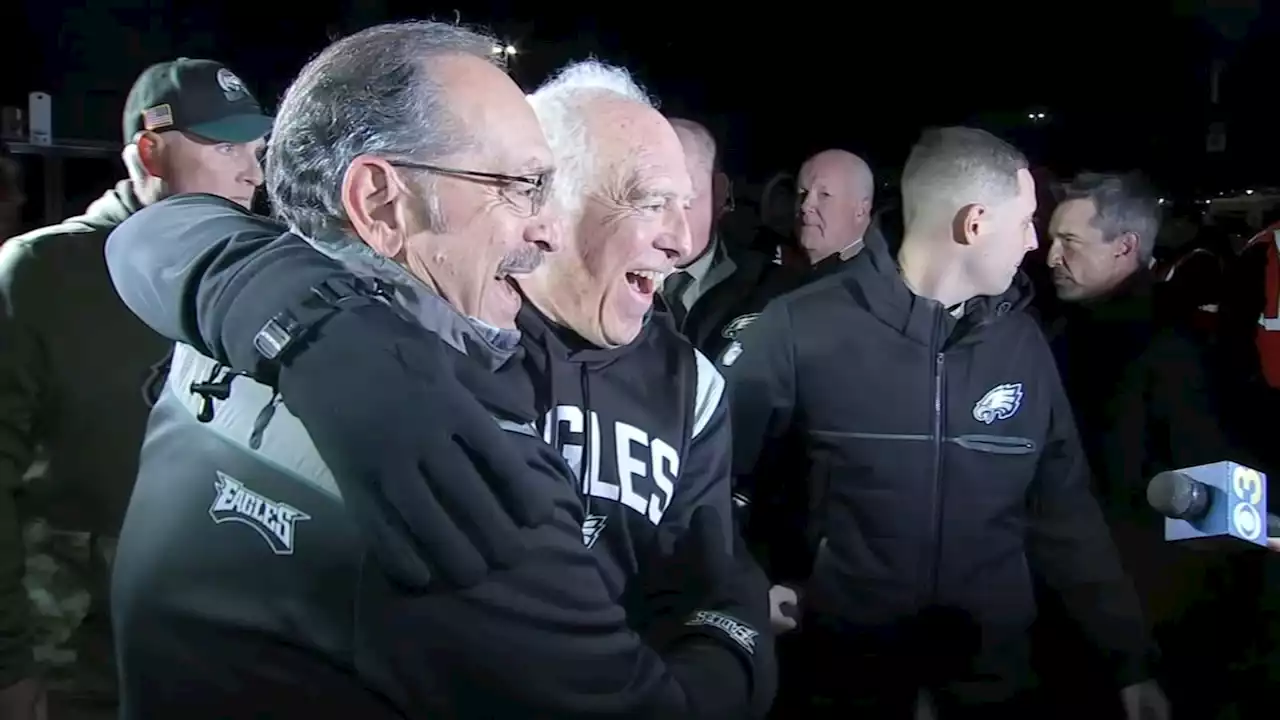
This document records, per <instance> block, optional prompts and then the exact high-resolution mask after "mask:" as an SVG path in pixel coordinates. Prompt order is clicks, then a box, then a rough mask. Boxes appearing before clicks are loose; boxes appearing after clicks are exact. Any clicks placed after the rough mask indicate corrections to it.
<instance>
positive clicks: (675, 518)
mask: <svg viewBox="0 0 1280 720" xmlns="http://www.w3.org/2000/svg"><path fill="white" fill-rule="evenodd" d="M519 327H520V330H521V342H520V344H521V347H522V348H523V350H524V353H523V358H522V362H523V365H524V369H525V372H526V373H527V375H528V376H529V377H530V378H531V379H532V381H533V386H534V388H535V389H534V394H535V399H534V405H535V407H536V408H537V410H538V412H539V414H540V416H541V418H540V420H538V421H537V423H536V424H537V426H538V429H539V431H541V432H542V435H543V439H544V440H546V441H547V442H548V443H549V444H551V445H552V446H554V447H556V448H557V449H558V450H560V453H561V455H562V456H563V457H564V459H565V461H566V463H567V464H568V465H569V467H570V468H572V469H573V470H574V472H575V473H576V474H577V476H578V478H579V483H580V484H579V492H580V493H581V494H582V497H583V501H584V507H585V510H586V522H585V523H584V525H583V542H584V543H585V544H586V545H587V546H588V547H590V548H592V551H593V553H594V554H595V555H596V557H597V559H598V561H599V562H600V564H601V568H602V570H603V572H604V576H605V579H606V582H608V583H609V585H610V587H611V589H612V590H613V591H614V596H615V597H622V593H624V592H625V591H626V590H627V589H628V587H627V586H628V583H629V581H631V580H633V579H635V578H636V577H637V573H639V572H640V571H641V569H642V565H643V564H644V559H645V557H646V556H647V555H648V554H649V553H652V552H661V553H666V552H669V551H670V550H671V547H672V543H673V542H674V540H675V538H676V537H677V536H679V535H680V534H681V533H682V531H683V530H684V529H685V528H687V527H688V524H689V520H690V518H691V517H692V514H693V511H694V509H696V508H697V507H699V506H702V505H711V506H712V507H715V508H716V509H717V510H718V511H719V512H720V514H721V516H722V517H729V516H731V515H732V512H733V511H732V482H731V475H730V471H731V452H732V445H731V439H730V436H729V422H728V410H727V403H726V402H725V401H724V379H723V377H722V376H721V375H720V371H719V370H717V369H716V367H715V365H714V364H712V363H711V361H710V360H708V359H707V358H706V357H705V356H704V355H703V354H702V353H701V352H699V351H697V350H695V349H694V348H693V346H691V345H690V344H689V342H688V341H687V340H685V339H684V338H683V337H681V336H680V334H679V333H678V332H677V331H676V329H675V325H674V323H673V322H672V318H671V316H670V315H669V314H667V313H666V312H665V311H659V310H655V311H653V312H651V313H650V315H649V318H648V319H647V320H646V322H645V324H644V326H643V327H642V328H641V330H640V334H639V335H638V336H637V337H636V339H635V340H633V341H632V342H630V343H628V344H627V345H624V346H622V347H617V348H601V347H598V346H595V345H592V344H590V343H588V342H587V341H585V340H583V339H582V338H581V337H580V336H579V335H578V334H577V333H575V332H573V331H572V330H570V329H568V328H564V327H561V326H558V325H556V324H555V323H553V322H551V321H550V320H549V319H548V318H546V316H544V315H543V314H542V313H540V312H539V311H538V310H537V309H536V308H535V307H534V306H533V303H532V302H528V301H526V302H525V304H524V308H523V309H522V310H521V312H520V317H519ZM583 468H586V469H587V471H586V472H584V471H583ZM601 538H603V540H602V541H600V542H597V541H599V540H600V539H601ZM728 540H729V538H726V542H728ZM637 601H638V599H637ZM626 604H627V606H628V610H629V613H628V614H629V616H634V615H635V614H636V613H637V612H641V611H643V609H644V608H645V606H646V605H647V603H638V602H627V603H626Z"/></svg>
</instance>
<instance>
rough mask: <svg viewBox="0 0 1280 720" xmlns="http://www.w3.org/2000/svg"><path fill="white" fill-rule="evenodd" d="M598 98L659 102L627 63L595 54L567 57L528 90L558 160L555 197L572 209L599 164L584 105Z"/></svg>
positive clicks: (575, 208) (651, 104) (574, 210)
mask: <svg viewBox="0 0 1280 720" xmlns="http://www.w3.org/2000/svg"><path fill="white" fill-rule="evenodd" d="M600 98H615V99H623V100H630V101H633V102H637V103H640V104H642V105H644V106H646V107H650V108H655V109H656V108H657V103H656V102H655V101H654V100H653V98H651V97H650V96H649V95H648V93H646V92H645V91H644V90H643V89H642V88H641V87H640V85H639V84H638V83H636V81H635V79H633V78H632V77H631V73H629V72H627V70H626V69H625V68H620V67H615V66H612V65H606V64H604V63H602V62H600V61H598V60H583V61H581V62H576V63H570V64H569V65H567V66H566V67H564V68H563V69H562V70H560V72H558V73H556V75H555V76H554V77H553V78H551V79H550V80H548V81H547V82H545V83H543V84H542V86H541V87H539V88H538V89H537V90H535V91H534V92H533V94H532V95H530V96H529V104H531V105H532V106H533V111H534V112H535V113H537V115H538V122H539V123H540V124H541V125H542V132H543V134H545V135H546V136H547V144H548V145H550V146H551V155H552V157H553V158H554V159H555V163H556V179H555V183H554V185H553V190H552V192H553V200H554V202H555V203H556V205H557V206H558V207H560V208H561V209H562V210H565V211H568V212H570V213H577V212H578V211H579V210H580V209H581V207H582V200H583V197H584V196H585V195H586V193H587V191H588V190H589V189H590V188H591V187H593V184H594V182H595V180H596V178H595V174H596V171H597V169H598V168H597V167H596V163H595V162H594V159H595V154H594V153H593V152H592V151H591V137H590V133H589V132H588V130H587V122H586V114H585V113H586V105H587V104H588V103H589V102H590V101H592V100H596V99H600Z"/></svg>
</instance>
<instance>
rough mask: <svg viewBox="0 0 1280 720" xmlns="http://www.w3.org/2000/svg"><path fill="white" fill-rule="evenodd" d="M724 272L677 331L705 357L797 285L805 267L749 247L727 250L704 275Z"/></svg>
mask: <svg viewBox="0 0 1280 720" xmlns="http://www.w3.org/2000/svg"><path fill="white" fill-rule="evenodd" d="M726 271H727V273H728V275H727V277H725V278H724V279H723V280H721V281H720V282H717V283H716V284H714V285H712V286H711V288H709V289H708V290H707V291H706V292H704V293H703V294H702V296H701V297H699V298H698V301H697V302H695V303H694V304H693V307H692V308H690V310H689V313H688V314H687V315H686V316H685V317H684V319H683V321H682V322H681V323H680V331H681V332H682V333H683V334H684V336H685V337H687V338H689V342H691V343H693V344H694V346H696V347H697V348H698V349H699V350H701V351H702V352H704V353H706V355H707V357H709V358H715V357H717V356H718V355H719V354H720V353H721V352H722V351H723V350H724V348H725V346H726V345H728V344H729V343H730V342H732V341H733V339H734V337H736V335H737V333H738V331H740V330H741V329H742V328H744V327H746V326H747V325H749V324H751V321H752V320H753V319H755V318H756V317H757V316H759V314H760V311H761V310H763V309H764V306H765V305H767V304H769V301H770V300H772V299H773V298H775V297H778V296H779V295H782V294H783V293H785V292H787V291H788V290H791V289H793V288H796V287H798V286H799V285H800V284H801V283H802V282H803V279H804V278H805V276H806V274H807V273H806V269H805V268H795V267H789V266H786V265H783V264H781V262H780V261H778V258H777V257H776V256H774V255H768V254H765V253H763V252H758V251H756V250H751V249H742V250H732V249H727V252H726V253H725V256H724V258H722V259H721V260H719V261H718V263H717V265H714V266H712V268H711V270H710V271H709V272H708V276H709V277H710V276H711V275H717V274H720V273H724V272H726Z"/></svg>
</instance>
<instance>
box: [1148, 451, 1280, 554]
mask: <svg viewBox="0 0 1280 720" xmlns="http://www.w3.org/2000/svg"><path fill="white" fill-rule="evenodd" d="M1147 502H1148V503H1149V504H1150V505H1151V507H1152V508H1154V509H1155V510H1156V511H1157V512H1159V513H1160V514H1161V515H1163V516H1164V518H1165V520H1164V538H1165V540H1168V541H1170V542H1179V543H1188V544H1192V545H1197V546H1199V545H1221V544H1230V545H1236V546H1238V545H1239V543H1240V542H1241V541H1243V542H1246V543H1249V544H1251V545H1257V546H1260V547H1266V544H1267V536H1272V537H1277V536H1280V518H1277V517H1276V516H1274V515H1268V514H1267V476H1266V475H1265V474H1263V473H1261V472H1259V471H1257V470H1254V469H1253V468H1250V467H1246V466H1244V465H1241V464H1239V463H1235V462H1230V461H1223V462H1216V463H1210V464H1208V465H1199V466H1197V467H1192V468H1184V469H1181V470H1170V471H1168V472H1162V473H1160V474H1159V475H1156V476H1155V477H1154V478H1152V480H1151V482H1150V483H1149V484H1148V485H1147Z"/></svg>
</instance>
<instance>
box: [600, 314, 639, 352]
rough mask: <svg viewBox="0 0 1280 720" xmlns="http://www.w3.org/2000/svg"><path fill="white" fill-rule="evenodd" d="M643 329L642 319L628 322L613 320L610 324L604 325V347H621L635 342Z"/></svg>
mask: <svg viewBox="0 0 1280 720" xmlns="http://www.w3.org/2000/svg"><path fill="white" fill-rule="evenodd" d="M643 327H644V319H643V318H641V319H639V320H634V321H629V320H622V319H618V318H615V319H614V320H613V321H612V322H607V323H605V326H604V328H603V330H604V333H603V334H604V338H603V339H604V342H605V346H606V347H622V346H623V345H630V344H631V343H633V342H635V339H636V338H637V337H639V336H640V330H641V328H643Z"/></svg>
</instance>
